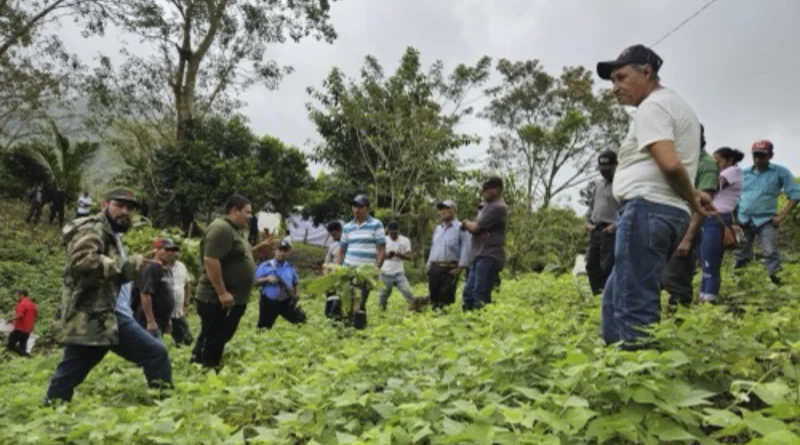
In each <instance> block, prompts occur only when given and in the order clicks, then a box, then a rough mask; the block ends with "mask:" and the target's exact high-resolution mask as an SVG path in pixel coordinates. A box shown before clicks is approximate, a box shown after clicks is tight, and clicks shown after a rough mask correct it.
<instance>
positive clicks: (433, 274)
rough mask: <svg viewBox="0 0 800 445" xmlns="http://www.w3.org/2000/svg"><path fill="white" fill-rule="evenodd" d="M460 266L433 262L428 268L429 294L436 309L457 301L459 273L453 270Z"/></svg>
mask: <svg viewBox="0 0 800 445" xmlns="http://www.w3.org/2000/svg"><path fill="white" fill-rule="evenodd" d="M457 267H458V266H456V265H452V266H445V265H436V264H431V267H430V269H428V295H429V296H430V298H431V305H432V306H433V308H434V309H438V308H442V307H445V306H449V305H451V304H453V303H455V302H456V288H457V287H458V275H453V274H452V272H453V270H455V269H456V268H457Z"/></svg>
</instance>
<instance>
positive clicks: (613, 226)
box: [603, 224, 617, 233]
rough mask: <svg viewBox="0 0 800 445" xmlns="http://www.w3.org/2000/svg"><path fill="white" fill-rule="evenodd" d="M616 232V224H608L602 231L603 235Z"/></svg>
mask: <svg viewBox="0 0 800 445" xmlns="http://www.w3.org/2000/svg"><path fill="white" fill-rule="evenodd" d="M616 231H617V225H616V224H609V225H608V227H606V228H605V229H603V232H604V233H614V232H616Z"/></svg>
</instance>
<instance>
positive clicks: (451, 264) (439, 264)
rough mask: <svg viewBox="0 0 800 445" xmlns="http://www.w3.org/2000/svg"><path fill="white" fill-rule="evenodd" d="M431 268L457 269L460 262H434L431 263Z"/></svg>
mask: <svg viewBox="0 0 800 445" xmlns="http://www.w3.org/2000/svg"><path fill="white" fill-rule="evenodd" d="M431 266H437V267H452V268H456V267H458V262H457V261H434V262H432V263H431Z"/></svg>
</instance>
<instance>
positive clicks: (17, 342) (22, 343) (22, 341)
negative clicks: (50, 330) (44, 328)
mask: <svg viewBox="0 0 800 445" xmlns="http://www.w3.org/2000/svg"><path fill="white" fill-rule="evenodd" d="M30 336H31V334H29V333H28V332H22V331H17V330H16V329H15V330H13V331H11V333H10V334H8V345H7V346H8V350H9V351H13V352H16V353H17V354H19V355H28V338H29V337H30Z"/></svg>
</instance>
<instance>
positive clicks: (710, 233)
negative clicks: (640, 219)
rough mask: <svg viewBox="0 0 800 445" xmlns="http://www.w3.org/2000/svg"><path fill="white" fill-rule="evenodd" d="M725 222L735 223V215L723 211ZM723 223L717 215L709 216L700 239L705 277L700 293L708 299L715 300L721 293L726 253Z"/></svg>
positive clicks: (704, 223) (702, 280) (722, 216)
mask: <svg viewBox="0 0 800 445" xmlns="http://www.w3.org/2000/svg"><path fill="white" fill-rule="evenodd" d="M719 216H720V217H721V218H722V220H723V221H725V224H727V225H730V224H732V223H733V215H732V214H730V213H721V214H720V215H719ZM723 230H724V228H723V227H722V223H720V222H719V218H717V217H716V216H707V217H706V219H705V221H704V222H703V236H702V238H701V241H700V243H701V244H700V267H701V268H702V269H703V277H702V278H701V281H700V295H701V297H703V298H704V299H706V300H707V301H714V300H715V299H716V296H717V295H718V294H719V287H720V281H721V280H720V272H719V271H720V268H721V267H722V258H723V257H724V255H725V246H723V245H722V237H723Z"/></svg>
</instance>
